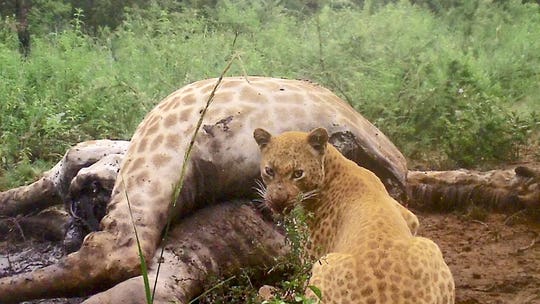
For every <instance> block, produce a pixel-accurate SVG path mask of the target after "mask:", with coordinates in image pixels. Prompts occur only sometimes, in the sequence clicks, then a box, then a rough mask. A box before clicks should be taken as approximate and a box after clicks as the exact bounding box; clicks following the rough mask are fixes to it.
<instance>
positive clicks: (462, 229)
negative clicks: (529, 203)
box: [417, 213, 540, 304]
mask: <svg viewBox="0 0 540 304" xmlns="http://www.w3.org/2000/svg"><path fill="white" fill-rule="evenodd" d="M417 215H418V217H419V219H420V225H421V227H420V231H419V234H420V235H422V236H426V237H428V238H431V239H432V240H434V241H435V242H436V243H437V244H439V246H440V247H441V250H442V251H443V255H444V258H445V260H446V262H447V263H448V265H449V266H450V269H451V270H452V274H453V275H454V280H455V282H456V303H460V304H474V303H490V304H499V303H505V304H506V303H508V304H511V303H515V304H533V303H535V304H538V303H540V240H538V239H537V238H538V235H539V234H540V224H538V223H531V222H528V223H525V222H523V221H522V222H521V223H506V224H505V220H506V219H507V216H506V215H500V214H489V215H487V218H486V219H484V220H483V221H477V220H472V219H470V218H467V217H465V216H463V215H456V214H423V213H417ZM508 222H510V221H508ZM535 239H536V240H538V242H537V243H534V244H533V243H532V242H533V241H534V240H535ZM531 245H532V246H531Z"/></svg>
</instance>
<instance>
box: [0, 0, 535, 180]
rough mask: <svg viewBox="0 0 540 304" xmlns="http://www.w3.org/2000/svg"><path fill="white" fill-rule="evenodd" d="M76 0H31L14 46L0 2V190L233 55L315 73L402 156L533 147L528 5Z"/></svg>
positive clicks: (269, 69) (281, 69)
mask: <svg viewBox="0 0 540 304" xmlns="http://www.w3.org/2000/svg"><path fill="white" fill-rule="evenodd" d="M79 2H80V3H79ZM79 2H77V1H60V0H40V1H34V3H33V8H32V11H31V14H30V31H31V34H32V50H31V53H30V56H29V57H28V58H22V57H21V55H20V54H19V51H18V50H19V46H18V40H17V33H16V30H15V28H16V22H15V19H14V16H13V15H12V14H11V13H9V7H8V6H6V5H4V6H2V3H3V2H2V3H0V9H2V8H3V9H2V10H1V12H2V15H1V19H0V23H1V26H0V130H1V134H0V188H6V187H10V186H13V185H15V184H19V183H22V182H25V181H28V180H29V179H32V178H33V177H34V175H35V174H36V172H39V170H40V169H42V168H46V167H48V166H50V164H51V163H52V162H55V161H57V160H58V159H59V158H60V157H61V155H62V154H63V153H64V151H65V150H66V148H68V147H69V146H71V145H73V144H75V143H77V142H79V141H82V140H88V139H93V138H112V139H119V138H121V139H128V138H130V136H131V133H132V132H133V130H134V129H135V127H136V125H137V124H138V122H139V121H140V120H141V119H142V118H143V117H144V115H145V113H146V112H148V111H149V109H151V108H152V107H153V106H154V105H155V104H156V103H157V102H159V100H161V99H162V98H163V97H165V96H166V95H167V94H168V93H170V92H172V91H173V90H175V89H177V88H179V87H181V86H183V85H185V84H187V83H189V82H192V81H196V80H199V79H203V78H208V77H216V76H218V75H219V73H220V71H221V70H222V69H223V67H224V66H225V64H226V62H227V60H228V59H229V58H230V56H231V54H232V53H235V52H236V53H238V54H239V55H240V58H241V61H237V63H236V64H235V65H234V66H233V68H232V69H231V72H229V74H231V75H232V74H244V73H247V74H250V75H267V76H276V77H288V78H302V79H310V80H313V81H316V82H319V83H321V84H322V85H324V86H326V87H328V88H330V89H331V90H333V91H334V92H336V93H337V94H338V95H340V96H341V97H343V98H344V99H345V100H347V101H349V102H350V103H351V104H352V105H353V106H354V107H355V108H357V109H358V110H359V111H360V112H361V113H362V114H364V115H365V116H366V117H367V118H368V119H369V120H370V121H372V122H373V123H375V124H376V125H377V126H378V127H379V128H380V129H381V130H383V132H385V133H386V134H387V135H388V136H389V137H390V138H391V139H392V140H393V141H394V143H395V144H396V145H397V146H398V147H399V148H400V149H401V150H402V151H403V152H404V154H405V155H406V156H407V157H408V158H409V160H410V161H411V166H415V165H418V166H424V167H430V168H454V167H471V166H475V167H478V166H486V165H492V164H494V163H498V162H507V161H512V160H515V159H518V158H521V159H522V158H524V157H526V158H527V159H530V158H532V159H536V160H538V159H540V155H539V153H538V147H539V145H538V136H539V129H540V118H539V115H538V113H539V112H540V97H539V96H540V86H539V84H540V38H539V37H540V9H539V5H538V4H537V3H535V2H532V3H522V2H521V1H513V0H499V1H487V0H471V1H465V0H463V1H459V0H456V1H440V2H438V1H436V0H433V1H427V0H426V1H412V2H408V1H386V2H379V1H347V0H341V1H337V0H336V1H331V0H327V1H315V0H313V1H300V0H297V1H292V0H291V1H262V0H261V1H247V0H245V1H242V0H238V1H232V0H223V1H195V0H193V1H182V2H176V1H172V0H163V1H159V2H157V1H153V2H146V1H109V2H107V1H102V2H103V3H102V4H101V6H99V7H98V6H96V7H90V8H89V7H84V9H85V10H86V11H85V10H80V9H77V8H78V7H81V5H83V4H84V3H87V2H85V1H79ZM4 4H5V3H4ZM101 10H106V11H108V12H110V11H111V10H113V11H114V12H116V13H115V14H109V15H103V14H101V15H99V13H100V12H101ZM96 15H99V18H98V17H97V16H96ZM100 18H101V19H100ZM523 151H525V152H526V155H522V154H520V153H522V152H523Z"/></svg>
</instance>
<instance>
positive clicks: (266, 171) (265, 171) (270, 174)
mask: <svg viewBox="0 0 540 304" xmlns="http://www.w3.org/2000/svg"><path fill="white" fill-rule="evenodd" d="M264 173H266V175H268V176H270V177H274V170H273V169H272V168H270V167H264Z"/></svg>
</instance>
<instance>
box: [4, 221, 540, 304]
mask: <svg viewBox="0 0 540 304" xmlns="http://www.w3.org/2000/svg"><path fill="white" fill-rule="evenodd" d="M416 213H417V215H418V217H419V219H420V223H421V227H420V231H419V235H421V236H425V237H428V238H431V239H433V240H434V241H435V242H436V243H437V244H439V246H440V247H441V249H442V251H443V254H444V257H445V260H446V262H447V263H448V265H449V266H450V268H451V270H452V273H453V275H454V279H455V282H456V303H459V304H476V303H486V304H488V303H489V304H502V303H504V304H506V303H509V304H540V223H539V222H534V221H531V220H530V219H529V220H523V219H520V218H519V217H512V218H510V219H509V220H508V216H507V215H501V214H486V215H485V218H482V220H481V221H480V220H475V219H472V218H470V217H468V216H464V215H462V214H461V215H460V214H452V213H451V214H433V213H423V212H416ZM60 256H62V251H61V249H60V246H59V244H58V243H52V242H37V241H24V242H15V243H14V242H12V241H11V242H0V277H2V276H5V275H8V274H12V273H18V272H22V271H30V270H32V269H36V268H39V267H43V266H45V265H48V264H50V263H53V262H54V261H56V260H57V259H58V258H59V257H60ZM80 302H81V299H70V300H66V299H57V300H43V301H33V302H27V303H42V304H49V303H70V304H75V303H80Z"/></svg>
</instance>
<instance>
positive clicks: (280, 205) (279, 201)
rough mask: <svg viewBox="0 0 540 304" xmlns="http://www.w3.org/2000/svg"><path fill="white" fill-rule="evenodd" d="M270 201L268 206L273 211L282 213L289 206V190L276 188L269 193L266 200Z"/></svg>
mask: <svg viewBox="0 0 540 304" xmlns="http://www.w3.org/2000/svg"><path fill="white" fill-rule="evenodd" d="M266 201H267V203H268V206H269V207H270V209H272V211H274V212H276V213H282V212H283V210H284V209H285V207H287V202H288V201H289V194H288V193H287V191H283V189H281V190H280V189H279V188H276V190H275V191H272V192H271V193H269V195H268V199H267V200H266Z"/></svg>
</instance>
